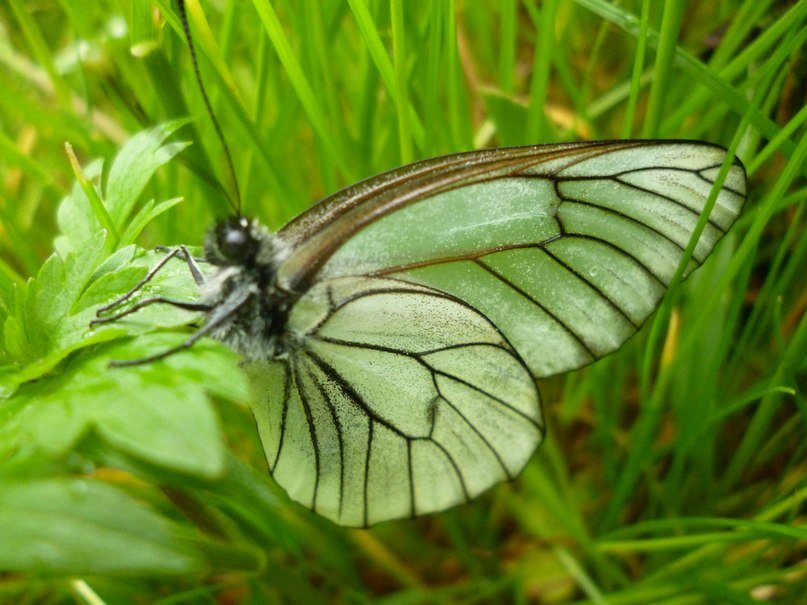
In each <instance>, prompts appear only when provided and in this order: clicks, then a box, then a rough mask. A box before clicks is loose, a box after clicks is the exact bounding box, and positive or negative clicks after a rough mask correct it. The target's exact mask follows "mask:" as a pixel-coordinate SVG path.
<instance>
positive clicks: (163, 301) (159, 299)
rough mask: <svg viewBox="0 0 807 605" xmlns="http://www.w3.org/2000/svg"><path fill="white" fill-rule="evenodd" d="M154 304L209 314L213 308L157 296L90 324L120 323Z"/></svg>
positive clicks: (92, 325)
mask: <svg viewBox="0 0 807 605" xmlns="http://www.w3.org/2000/svg"><path fill="white" fill-rule="evenodd" d="M154 304H164V305H171V306H172V307H177V308H179V309H185V310H187V311H200V312H205V313H206V312H208V311H210V310H211V309H212V308H213V307H212V306H211V305H206V304H204V303H194V302H187V301H184V300H175V299H173V298H166V297H165V296H155V297H154V298H147V299H145V300H141V301H139V302H137V303H136V304H134V305H132V306H131V307H129V308H128V309H126V310H125V311H121V312H120V313H116V314H115V315H110V316H108V317H101V318H100V319H93V320H92V321H91V322H90V327H91V328H93V327H95V326H97V325H100V324H106V323H111V322H113V321H118V320H119V319H122V318H124V317H126V316H127V315H131V314H132V313H134V312H136V311H139V310H140V309H142V308H143V307H147V306H149V305H154Z"/></svg>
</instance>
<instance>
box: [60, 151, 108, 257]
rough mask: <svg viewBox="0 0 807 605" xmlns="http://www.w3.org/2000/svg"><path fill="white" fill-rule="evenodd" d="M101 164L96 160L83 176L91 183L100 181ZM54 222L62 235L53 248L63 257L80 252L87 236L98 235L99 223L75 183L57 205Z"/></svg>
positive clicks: (80, 189)
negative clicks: (76, 251)
mask: <svg viewBox="0 0 807 605" xmlns="http://www.w3.org/2000/svg"><path fill="white" fill-rule="evenodd" d="M103 165H104V164H103V162H102V161H100V160H96V161H94V162H92V163H90V164H89V165H88V166H86V167H85V168H84V175H85V176H86V177H87V178H88V179H90V180H91V181H100V179H101V171H102V169H103ZM56 221H57V223H58V224H59V230H60V231H61V233H62V235H59V236H57V237H56V241H55V242H54V246H55V248H56V251H57V252H58V253H60V254H61V255H62V256H63V257H65V256H67V255H68V254H69V253H70V252H72V251H73V250H80V249H81V247H82V246H83V245H84V244H85V242H86V238H87V235H88V234H90V233H98V231H99V230H100V229H101V223H100V222H99V221H98V218H97V217H96V216H95V213H94V212H93V211H92V206H91V205H90V201H89V200H88V199H87V195H86V194H85V193H84V190H83V189H82V188H81V185H80V184H79V183H78V182H76V183H74V184H73V188H72V190H71V192H70V195H68V196H67V197H66V198H64V199H63V200H62V202H61V203H60V204H59V208H58V210H57V212H56Z"/></svg>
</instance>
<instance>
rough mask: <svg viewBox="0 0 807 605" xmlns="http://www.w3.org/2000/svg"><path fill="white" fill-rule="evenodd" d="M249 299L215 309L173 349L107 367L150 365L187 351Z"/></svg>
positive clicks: (246, 297)
mask: <svg viewBox="0 0 807 605" xmlns="http://www.w3.org/2000/svg"><path fill="white" fill-rule="evenodd" d="M251 298H252V294H247V295H246V296H244V297H242V298H241V299H239V300H235V301H232V302H230V303H228V304H225V305H223V306H220V307H217V308H216V312H215V314H214V315H213V316H212V317H211V318H210V319H209V320H208V322H207V323H206V324H205V325H204V326H202V327H201V328H199V329H198V330H197V331H196V332H194V333H193V334H192V335H191V336H190V338H188V339H187V340H186V341H185V342H183V343H181V344H178V345H177V346H175V347H171V348H169V349H165V350H164V351H160V352H159V353H155V354H154V355H149V356H147V357H140V358H139V359H125V360H113V361H110V362H109V365H110V366H111V367H115V368H124V367H130V366H139V365H143V364H146V363H151V362H152V361H157V360H158V359H164V358H166V357H168V356H169V355H173V354H174V353H178V352H179V351H182V350H184V349H188V348H190V347H192V346H193V344H194V343H195V342H196V341H197V340H199V339H200V338H202V337H203V336H207V335H208V334H210V333H211V332H212V331H213V330H215V329H216V328H218V327H219V326H221V325H222V324H223V323H225V322H227V321H230V320H231V319H232V314H233V313H234V312H235V311H237V310H238V309H240V308H241V307H243V306H244V305H245V304H247V303H248V302H249V301H250V299H251ZM143 302H146V301H143ZM175 302H176V301H175Z"/></svg>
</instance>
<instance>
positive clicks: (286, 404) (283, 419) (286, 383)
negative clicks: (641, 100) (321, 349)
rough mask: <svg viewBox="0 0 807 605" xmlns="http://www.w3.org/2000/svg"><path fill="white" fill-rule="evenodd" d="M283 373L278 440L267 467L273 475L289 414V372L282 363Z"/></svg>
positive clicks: (286, 366) (285, 363) (286, 364)
mask: <svg viewBox="0 0 807 605" xmlns="http://www.w3.org/2000/svg"><path fill="white" fill-rule="evenodd" d="M283 371H284V372H285V374H286V380H285V381H284V383H283V405H282V408H281V410H280V438H279V439H278V444H277V453H276V454H275V459H274V461H273V462H272V464H270V465H269V470H270V471H271V472H273V473H274V472H275V468H276V467H277V463H278V460H280V452H281V450H282V449H283V442H284V437H285V436H286V416H287V415H288V413H289V397H291V372H290V370H289V364H288V363H287V362H283Z"/></svg>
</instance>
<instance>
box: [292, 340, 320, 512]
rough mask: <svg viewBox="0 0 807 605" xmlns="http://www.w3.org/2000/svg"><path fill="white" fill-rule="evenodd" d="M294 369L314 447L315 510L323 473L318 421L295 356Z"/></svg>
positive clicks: (312, 501) (312, 504)
mask: <svg viewBox="0 0 807 605" xmlns="http://www.w3.org/2000/svg"><path fill="white" fill-rule="evenodd" d="M290 360H291V366H292V371H293V373H294V382H295V383H296V384H297V392H298V393H299V394H300V404H301V405H302V407H303V413H304V414H305V421H306V424H307V425H308V436H309V438H310V439H311V447H313V448H314V468H315V469H316V477H314V495H313V496H312V498H311V508H313V509H314V510H316V509H317V492H318V490H319V479H320V474H321V469H320V460H319V456H320V452H319V441H318V439H317V432H316V423H315V422H314V416H313V414H312V413H311V403H310V402H309V400H308V395H307V394H306V391H305V388H304V387H303V381H302V378H301V377H300V369H299V368H298V367H297V364H295V363H294V357H293V356H291V357H290Z"/></svg>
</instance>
